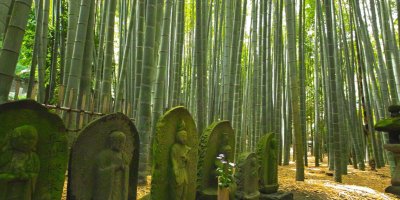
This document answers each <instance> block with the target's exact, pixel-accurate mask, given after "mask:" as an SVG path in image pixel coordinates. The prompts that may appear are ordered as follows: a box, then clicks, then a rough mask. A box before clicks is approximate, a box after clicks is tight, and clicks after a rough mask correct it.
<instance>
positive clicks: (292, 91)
mask: <svg viewBox="0 0 400 200" xmlns="http://www.w3.org/2000/svg"><path fill="white" fill-rule="evenodd" d="M398 13H400V1H395V0H338V1H334V0H324V1H322V0H297V1H295V0H35V1H32V0H0V47H1V50H0V103H4V102H7V101H11V100H13V97H14V96H13V94H14V93H13V91H14V89H13V88H14V86H13V85H14V84H13V81H15V80H22V81H23V82H26V84H27V92H26V97H23V98H31V99H35V100H37V101H38V102H39V103H46V104H56V103H60V102H61V104H62V105H60V106H64V107H70V108H72V109H79V110H89V111H95V112H99V113H110V112H122V113H125V114H126V115H128V116H129V117H131V118H132V119H133V120H134V121H135V123H136V124H137V126H138V132H139V134H140V137H141V141H142V145H141V147H142V149H141V150H140V152H141V155H140V159H141V162H140V163H141V164H140V167H139V168H140V174H141V177H142V178H143V177H145V175H146V174H148V171H149V167H150V166H151V165H150V162H151V152H152V150H151V143H152V137H153V135H154V133H155V131H156V130H155V125H156V122H157V121H158V119H159V117H160V116H162V114H163V113H164V112H165V111H166V110H168V109H169V108H172V107H174V106H177V105H183V106H185V107H186V108H188V110H189V111H190V112H191V113H193V114H194V119H195V120H196V125H197V128H198V132H199V133H202V132H203V131H204V129H205V128H206V127H207V126H208V125H210V124H211V123H212V122H214V121H218V120H229V121H231V123H232V126H233V127H234V129H235V134H236V136H235V139H236V145H237V146H236V148H235V149H236V152H235V153H240V152H244V151H254V150H255V148H256V144H257V141H258V140H259V138H260V137H261V136H263V135H264V134H266V133H270V132H272V133H274V134H276V138H277V141H278V146H279V159H278V162H279V164H280V165H288V164H289V162H290V161H294V162H296V169H297V170H296V177H295V179H296V180H298V181H303V180H304V179H305V175H304V166H307V165H309V161H308V159H307V158H308V157H307V155H310V154H311V155H312V156H314V157H315V165H316V166H319V165H320V162H321V161H322V160H324V159H327V161H328V164H329V169H330V170H332V171H333V172H334V180H335V181H337V182H341V181H342V175H346V174H347V166H348V165H351V164H352V165H353V166H354V167H355V168H357V169H359V170H365V168H366V163H367V161H369V160H374V161H375V162H376V165H377V167H378V168H380V167H383V166H385V165H389V166H391V167H392V169H393V167H394V159H393V155H391V154H390V153H387V152H386V151H384V150H383V145H384V144H385V143H387V142H388V136H387V135H386V133H380V132H377V131H375V130H374V127H373V124H375V122H377V121H378V120H380V119H383V118H386V117H388V116H389V113H388V111H387V109H388V107H389V106H390V105H392V104H399V103H400V102H399V92H400V74H399V73H400V56H399V45H400V23H399V22H398ZM21 69H22V71H24V70H25V72H26V71H28V72H29V73H28V74H23V73H21ZM59 94H62V95H59ZM62 115H63V116H62V117H64V118H65V117H66V114H65V113H64V114H62ZM77 118H78V116H77V115H74V116H72V119H70V120H69V121H70V123H69V124H68V126H69V129H71V130H74V129H76V127H77V126H78V121H77Z"/></svg>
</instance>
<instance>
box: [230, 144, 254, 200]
mask: <svg viewBox="0 0 400 200" xmlns="http://www.w3.org/2000/svg"><path fill="white" fill-rule="evenodd" d="M259 168H260V166H259V162H258V158H257V155H256V154H255V153H248V152H245V153H242V154H241V155H240V156H239V158H238V162H237V165H236V171H235V182H236V185H237V191H236V195H235V197H236V199H239V200H242V199H243V200H259V199H260V192H259V183H258V182H259Z"/></svg>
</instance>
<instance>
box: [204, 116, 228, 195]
mask: <svg viewBox="0 0 400 200" xmlns="http://www.w3.org/2000/svg"><path fill="white" fill-rule="evenodd" d="M223 133H228V136H229V140H228V143H229V145H230V146H231V148H232V150H231V152H232V153H231V155H230V156H229V157H228V158H227V160H228V161H233V158H234V155H233V152H235V134H234V130H233V128H232V126H231V124H230V122H229V121H220V122H214V123H213V124H211V125H210V126H209V127H207V129H206V130H205V131H204V133H203V135H201V138H200V144H199V163H198V172H197V192H198V195H199V198H200V199H210V198H211V199H214V197H207V196H206V195H202V193H205V191H206V190H208V189H209V187H211V185H215V186H216V185H217V183H216V182H215V181H216V178H212V179H211V178H210V177H211V176H212V173H213V172H214V171H215V169H214V165H215V160H216V157H217V156H218V153H219V152H218V150H219V149H220V147H222V146H223V145H224V144H223V142H222V137H223V136H222V134H223ZM212 189H215V191H216V189H217V188H212ZM206 193H208V192H206ZM212 196H215V195H212ZM215 198H216V196H215Z"/></svg>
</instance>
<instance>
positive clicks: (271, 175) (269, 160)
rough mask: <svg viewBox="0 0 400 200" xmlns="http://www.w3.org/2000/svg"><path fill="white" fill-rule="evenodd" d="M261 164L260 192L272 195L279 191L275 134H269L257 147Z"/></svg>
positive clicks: (262, 138) (261, 139)
mask: <svg viewBox="0 0 400 200" xmlns="http://www.w3.org/2000/svg"><path fill="white" fill-rule="evenodd" d="M257 157H258V161H259V164H260V171H259V174H260V191H261V192H262V193H264V194H271V193H275V192H277V191H278V187H279V186H278V148H277V142H276V139H275V134H274V133H267V134H265V135H264V136H262V137H261V138H260V141H259V142H258V145H257Z"/></svg>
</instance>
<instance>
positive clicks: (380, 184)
mask: <svg viewBox="0 0 400 200" xmlns="http://www.w3.org/2000/svg"><path fill="white" fill-rule="evenodd" d="M309 161H310V162H309V167H305V171H304V173H305V180H304V182H302V181H295V175H296V166H295V163H290V165H288V166H279V185H280V187H279V189H280V190H282V191H289V192H293V194H294V198H295V199H312V200H325V199H352V200H353V199H359V200H364V199H371V200H375V199H382V200H383V199H384V200H391V199H399V198H398V197H396V196H395V195H392V194H388V193H385V188H386V187H387V186H389V185H390V170H389V166H386V167H383V168H380V169H377V171H371V170H368V169H367V170H366V171H360V170H357V169H354V168H353V167H352V166H350V165H349V166H348V174H347V175H343V176H342V179H343V182H342V183H336V182H335V181H334V178H333V176H331V175H328V174H329V170H328V167H327V164H326V163H322V164H321V166H320V167H314V160H313V158H311V157H310V158H309ZM367 168H369V167H367ZM327 172H328V174H327ZM330 173H332V172H330Z"/></svg>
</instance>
